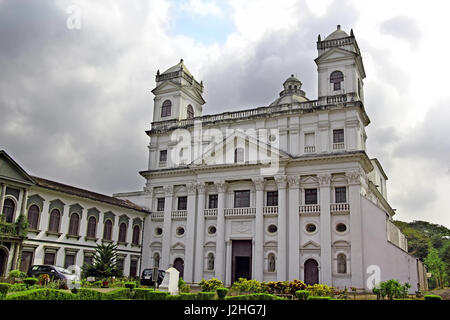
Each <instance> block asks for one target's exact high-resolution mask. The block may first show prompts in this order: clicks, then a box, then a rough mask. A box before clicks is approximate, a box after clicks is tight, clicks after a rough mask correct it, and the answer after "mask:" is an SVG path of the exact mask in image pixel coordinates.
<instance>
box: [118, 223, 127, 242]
mask: <svg viewBox="0 0 450 320" xmlns="http://www.w3.org/2000/svg"><path fill="white" fill-rule="evenodd" d="M119 242H127V225H126V224H125V223H124V222H122V223H121V224H120V226H119Z"/></svg>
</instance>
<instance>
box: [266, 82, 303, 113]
mask: <svg viewBox="0 0 450 320" xmlns="http://www.w3.org/2000/svg"><path fill="white" fill-rule="evenodd" d="M283 88H284V90H283V91H281V92H280V97H279V98H278V99H276V100H275V101H274V102H272V103H271V104H270V106H278V105H281V104H291V103H298V102H305V101H308V98H306V97H305V91H303V90H301V88H302V82H301V81H300V80H298V79H297V78H296V77H294V75H293V74H291V76H290V77H289V78H287V79H286V81H285V82H284V83H283Z"/></svg>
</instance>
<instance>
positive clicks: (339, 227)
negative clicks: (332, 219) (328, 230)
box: [336, 223, 347, 232]
mask: <svg viewBox="0 0 450 320" xmlns="http://www.w3.org/2000/svg"><path fill="white" fill-rule="evenodd" d="M336 231H337V232H345V231H347V226H346V225H345V224H343V223H339V224H338V225H337V226H336Z"/></svg>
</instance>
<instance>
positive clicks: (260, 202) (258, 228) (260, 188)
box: [253, 177, 264, 281]
mask: <svg viewBox="0 0 450 320" xmlns="http://www.w3.org/2000/svg"><path fill="white" fill-rule="evenodd" d="M253 183H254V184H255V189H256V216H255V247H254V252H255V255H254V259H253V261H254V262H253V263H254V268H255V276H254V278H255V279H256V280H258V281H263V280H264V213H263V208H264V178H262V177H256V178H253Z"/></svg>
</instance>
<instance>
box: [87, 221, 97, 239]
mask: <svg viewBox="0 0 450 320" xmlns="http://www.w3.org/2000/svg"><path fill="white" fill-rule="evenodd" d="M96 234H97V219H96V218H95V217H94V216H90V217H89V219H88V226H87V234H86V236H87V237H88V238H95V236H96Z"/></svg>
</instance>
